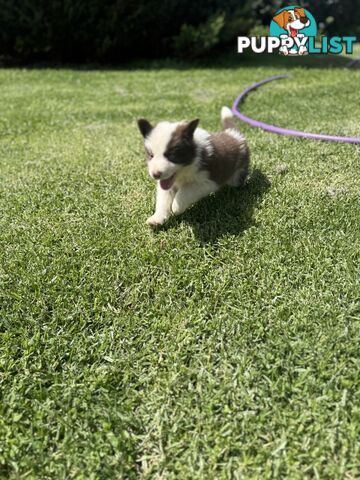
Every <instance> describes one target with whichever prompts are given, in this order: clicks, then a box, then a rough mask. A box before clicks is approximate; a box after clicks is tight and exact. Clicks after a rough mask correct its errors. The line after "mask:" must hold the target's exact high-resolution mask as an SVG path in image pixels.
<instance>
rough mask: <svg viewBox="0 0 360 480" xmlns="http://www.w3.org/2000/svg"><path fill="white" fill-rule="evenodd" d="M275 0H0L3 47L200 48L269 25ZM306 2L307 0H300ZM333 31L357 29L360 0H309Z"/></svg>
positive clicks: (68, 55) (134, 51)
mask: <svg viewBox="0 0 360 480" xmlns="http://www.w3.org/2000/svg"><path fill="white" fill-rule="evenodd" d="M287 3H288V2H282V1H279V0H270V1H265V0H196V1H194V0H165V1H164V0H0V55H1V56H10V57H15V58H17V59H25V60H34V59H49V60H52V61H54V60H58V61H83V62H89V61H96V62H97V61H106V62H107V61H115V62H119V61H125V60H128V59H130V58H134V57H153V58H154V57H164V56H167V57H171V56H174V55H175V56H178V57H188V58H192V57H195V56H199V55H202V54H204V53H206V52H207V51H209V50H210V49H211V48H213V47H214V46H216V45H219V44H230V45H233V46H234V48H235V45H236V44H235V40H234V39H235V37H236V36H237V35H241V34H246V33H247V32H249V31H250V29H251V28H253V27H254V26H255V25H259V24H262V23H263V24H265V25H269V21H270V19H271V16H272V14H273V13H274V11H276V10H277V9H278V8H280V7H281V6H282V5H283V4H287ZM302 3H303V5H304V6H307V5H306V4H305V3H304V2H302ZM308 7H309V9H310V10H311V11H312V13H313V14H314V15H315V18H317V20H318V22H323V23H324V25H325V29H327V30H328V31H329V32H330V33H331V34H334V33H342V34H343V35H345V34H351V33H352V34H356V33H360V32H359V26H360V0H341V1H340V0H319V1H317V2H313V4H310V5H308Z"/></svg>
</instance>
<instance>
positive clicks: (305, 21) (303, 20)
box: [300, 17, 308, 25]
mask: <svg viewBox="0 0 360 480" xmlns="http://www.w3.org/2000/svg"><path fill="white" fill-rule="evenodd" d="M300 22H301V23H302V24H303V25H305V24H306V23H307V22H308V18H307V17H300Z"/></svg>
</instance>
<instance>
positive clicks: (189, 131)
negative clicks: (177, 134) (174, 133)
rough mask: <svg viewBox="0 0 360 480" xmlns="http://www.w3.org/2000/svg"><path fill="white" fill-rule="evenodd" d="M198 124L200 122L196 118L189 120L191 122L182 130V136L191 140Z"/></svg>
mask: <svg viewBox="0 0 360 480" xmlns="http://www.w3.org/2000/svg"><path fill="white" fill-rule="evenodd" d="M199 122H200V120H199V119H198V118H196V119H195V120H191V122H188V123H187V124H186V126H185V128H184V136H185V137H187V138H189V139H190V140H191V139H192V138H193V136H194V132H195V130H196V127H197V126H198V125H199Z"/></svg>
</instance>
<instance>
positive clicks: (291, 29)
mask: <svg viewBox="0 0 360 480" xmlns="http://www.w3.org/2000/svg"><path fill="white" fill-rule="evenodd" d="M289 28H290V35H291V36H292V37H296V35H297V30H296V28H293V27H290V25H289Z"/></svg>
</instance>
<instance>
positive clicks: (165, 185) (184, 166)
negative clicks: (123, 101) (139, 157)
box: [138, 107, 249, 226]
mask: <svg viewBox="0 0 360 480" xmlns="http://www.w3.org/2000/svg"><path fill="white" fill-rule="evenodd" d="M221 120H222V125H223V131H222V132H219V133H209V132H207V131H205V130H203V129H202V128H198V123H199V120H198V119H196V120H192V121H191V122H185V121H183V122H176V123H170V122H160V123H158V124H157V125H155V126H154V127H153V126H152V125H151V124H150V123H149V122H148V121H147V120H145V119H144V118H141V119H139V120H138V126H139V129H140V132H141V133H142V135H143V137H144V143H145V151H146V157H147V167H148V170H149V174H150V176H151V177H152V178H154V179H155V180H157V194H156V208H155V213H154V215H152V216H151V217H149V218H148V219H147V223H148V224H149V225H152V226H157V225H162V224H163V223H165V222H166V220H168V218H169V217H170V215H171V214H172V213H173V214H175V215H178V214H180V213H182V212H184V211H185V210H186V209H187V208H188V207H189V206H190V205H192V204H193V203H195V202H197V201H198V200H200V198H203V197H205V196H206V195H209V194H210V193H211V192H216V191H217V190H218V189H219V188H220V187H222V186H223V185H231V186H234V187H237V186H238V185H241V184H243V182H244V180H245V178H246V176H247V174H248V169H249V150H248V147H247V145H246V142H245V138H244V137H243V136H242V135H241V133H240V132H239V130H237V128H236V126H235V123H234V118H233V115H232V113H231V110H230V109H229V108H227V107H223V108H222V110H221Z"/></svg>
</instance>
